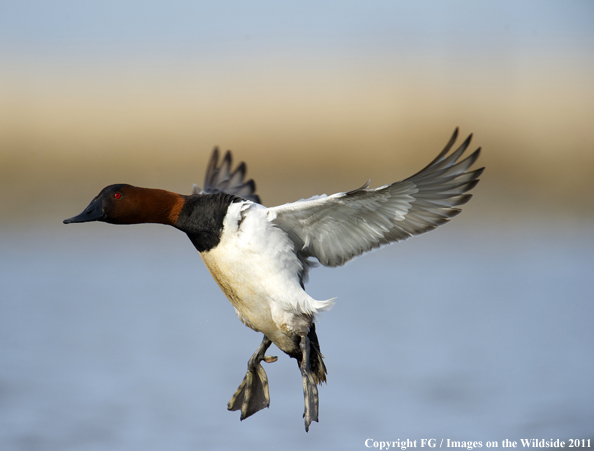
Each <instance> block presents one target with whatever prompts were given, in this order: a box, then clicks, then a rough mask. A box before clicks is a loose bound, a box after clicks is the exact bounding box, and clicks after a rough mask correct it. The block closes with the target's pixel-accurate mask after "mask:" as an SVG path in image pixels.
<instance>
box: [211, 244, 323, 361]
mask: <svg viewBox="0 0 594 451" xmlns="http://www.w3.org/2000/svg"><path fill="white" fill-rule="evenodd" d="M252 250H253V249H252ZM244 251H245V249H244V250H243V251H242V249H239V248H238V247H237V245H235V246H234V247H233V248H231V246H225V245H224V242H223V241H222V242H221V243H220V244H219V245H218V246H217V247H216V248H214V249H212V250H210V251H207V252H202V253H201V257H202V260H203V261H204V263H205V264H206V267H207V268H208V270H209V272H210V274H211V275H212V277H213V278H214V279H215V281H216V282H217V284H218V285H219V287H220V288H221V290H222V291H223V293H225V296H227V299H229V301H230V302H231V304H233V307H235V311H236V313H237V316H238V317H239V319H240V320H241V321H242V322H243V323H244V324H245V325H246V326H248V327H250V328H251V329H253V330H255V331H257V332H262V333H263V334H264V335H266V336H267V337H268V338H269V339H270V340H271V341H272V342H273V343H274V344H275V345H276V346H278V347H279V348H280V349H281V350H283V351H284V352H287V353H291V352H294V351H295V346H296V342H297V343H298V342H299V340H298V337H300V336H302V335H307V333H308V331H309V327H310V325H311V323H312V320H313V315H308V314H305V313H301V312H298V311H291V310H290V309H286V305H287V304H289V305H291V303H292V302H294V301H293V299H299V298H303V297H304V296H306V297H309V296H308V295H307V294H306V293H305V291H303V289H302V288H301V286H300V285H299V282H298V276H297V274H295V275H293V276H292V277H290V274H286V273H285V272H286V269H287V268H284V269H285V271H282V270H279V268H278V267H275V266H276V265H275V264H274V263H273V262H271V261H270V259H269V258H266V257H262V256H261V255H259V254H258V253H254V252H244ZM291 279H293V280H291ZM296 339H297V340H296Z"/></svg>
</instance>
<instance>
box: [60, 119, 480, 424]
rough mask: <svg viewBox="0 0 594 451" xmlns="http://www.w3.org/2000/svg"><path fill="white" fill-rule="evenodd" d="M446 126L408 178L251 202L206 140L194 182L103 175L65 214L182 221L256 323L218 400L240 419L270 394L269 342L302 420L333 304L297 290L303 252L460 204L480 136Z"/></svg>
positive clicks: (340, 258) (337, 254)
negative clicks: (160, 183)
mask: <svg viewBox="0 0 594 451" xmlns="http://www.w3.org/2000/svg"><path fill="white" fill-rule="evenodd" d="M457 137H458V129H456V130H455V132H454V134H453V135H452V137H451V139H450V140H449V142H448V143H447V145H446V146H445V148H444V149H443V151H442V152H440V153H439V155H437V157H436V158H435V159H434V160H433V161H432V162H431V163H429V164H428V165H427V166H426V167H425V168H423V169H422V170H421V171H419V172H417V173H416V174H415V175H413V176H411V177H409V178H407V179H404V180H401V181H399V182H395V183H392V184H389V185H384V186H380V187H379V188H373V189H370V188H369V182H367V183H366V184H365V185H363V186H362V187H361V188H358V189H354V190H352V191H348V192H345V193H337V194H333V195H331V196H326V195H322V196H314V197H312V198H310V199H305V200H300V201H297V202H292V203H288V204H284V205H280V206H277V207H271V208H267V207H264V206H263V205H262V204H261V203H260V198H259V196H258V195H257V194H255V190H256V189H255V183H254V181H253V180H249V181H247V182H246V181H244V179H245V173H246V165H245V163H241V164H240V165H239V166H238V167H237V168H236V169H235V170H233V171H232V170H231V169H232V158H231V153H230V152H227V153H226V155H225V157H224V158H223V160H222V163H221V164H220V165H219V154H218V150H217V149H215V150H214V152H213V155H212V158H211V160H210V163H209V165H208V169H207V172H206V180H205V186H204V189H203V190H200V189H199V188H198V187H197V186H196V185H194V190H193V194H191V195H183V194H176V193H173V192H170V191H165V190H160V189H148V188H138V187H135V186H131V185H126V184H117V185H110V186H108V187H106V188H104V189H103V190H102V191H101V192H100V193H99V194H98V195H97V196H96V197H95V198H94V199H93V200H92V201H91V203H90V204H89V206H88V207H87V208H86V209H85V210H84V211H83V212H82V213H81V214H79V215H77V216H74V217H72V218H70V219H66V220H64V223H65V224H70V223H79V222H90V221H102V222H107V223H110V224H140V223H160V224H167V225H171V226H173V227H175V228H177V229H179V230H181V231H182V232H185V233H186V234H187V235H188V237H189V238H190V240H191V241H192V244H193V245H194V246H195V247H196V249H197V250H198V252H199V253H200V255H201V257H202V259H203V260H204V263H205V264H206V267H207V268H208V270H209V271H210V273H211V274H212V276H213V278H214V279H215V281H216V282H217V284H218V285H219V287H220V288H221V290H222V291H223V292H224V293H225V295H226V296H227V298H228V299H229V301H231V303H232V304H233V307H235V312H236V313H237V316H238V317H239V319H240V320H241V321H242V322H243V323H244V324H245V325H246V326H248V327H249V328H251V329H253V330H255V331H256V332H261V333H262V334H263V335H264V337H263V340H262V343H261V344H260V346H259V347H258V349H257V350H256V352H255V353H254V354H253V355H252V357H251V358H250V359H249V361H248V369H247V373H246V375H245V377H244V379H243V381H242V382H241V384H240V385H239V388H238V389H237V391H236V392H235V394H234V395H233V396H232V397H231V400H230V401H229V403H228V409H229V410H240V411H241V417H240V418H241V420H244V419H245V418H248V417H249V416H251V415H253V414H254V413H256V412H258V411H259V410H261V409H263V408H265V407H268V406H269V405H270V396H269V391H268V377H267V375H266V372H265V371H264V368H263V367H262V365H261V364H260V363H261V362H262V361H265V362H269V363H270V362H274V361H276V360H277V357H273V356H267V355H265V353H266V350H267V349H268V347H269V346H270V345H271V343H274V344H275V345H276V346H277V347H278V348H279V349H280V350H282V351H283V352H285V353H286V354H288V355H289V356H290V357H293V358H295V359H296V360H297V362H298V364H299V368H300V370H301V376H302V379H303V394H304V400H305V412H304V415H303V416H304V419H305V430H306V431H309V426H310V424H311V422H312V421H318V404H319V402H318V388H317V385H318V384H321V383H322V382H325V381H326V374H327V372H326V366H325V365H324V360H323V356H322V353H321V351H320V344H319V342H318V337H317V335H316V329H315V323H314V320H315V317H316V315H317V314H318V313H320V312H323V311H326V310H329V309H330V308H331V307H332V305H333V299H328V300H322V301H319V300H315V299H313V298H312V297H310V296H309V295H308V294H307V293H306V292H305V290H304V285H305V282H306V280H307V275H308V271H309V269H310V267H311V266H312V265H314V264H315V262H314V261H313V259H316V260H317V261H318V262H319V263H321V264H322V265H324V266H331V267H335V266H340V265H343V264H345V263H346V262H347V261H349V260H351V259H352V258H353V257H356V256H357V255H361V254H362V253H364V252H367V251H370V250H372V249H375V248H377V247H380V246H381V245H383V244H389V243H393V242H396V241H401V240H405V239H407V238H409V237H411V236H415V235H420V234H421V233H425V232H428V231H430V230H433V229H435V228H436V227H438V226H440V225H442V224H445V223H446V222H448V221H449V220H450V219H451V218H453V217H454V216H456V215H457V214H458V213H460V206H461V205H463V204H465V203H466V202H468V201H469V200H470V198H471V194H468V191H470V190H471V189H472V188H473V187H474V186H475V185H476V184H477V183H478V178H479V176H480V175H481V173H482V172H483V169H484V168H480V169H475V170H470V168H471V166H472V165H473V164H474V162H475V161H476V160H477V158H478V157H479V153H480V148H479V149H477V150H476V151H475V152H474V153H472V154H471V155H469V156H467V157H465V158H462V156H463V154H464V153H465V151H466V149H467V148H468V146H469V144H470V140H471V138H472V135H470V136H469V137H468V138H467V139H466V140H465V141H464V142H463V143H462V144H461V145H460V147H458V148H457V149H456V150H454V151H452V149H453V146H454V143H455V142H456V139H457Z"/></svg>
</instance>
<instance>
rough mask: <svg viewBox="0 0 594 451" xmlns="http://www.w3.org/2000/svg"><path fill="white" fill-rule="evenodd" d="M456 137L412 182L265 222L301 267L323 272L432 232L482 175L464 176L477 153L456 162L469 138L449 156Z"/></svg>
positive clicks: (327, 200) (329, 199) (273, 213)
mask: <svg viewBox="0 0 594 451" xmlns="http://www.w3.org/2000/svg"><path fill="white" fill-rule="evenodd" d="M457 137H458V129H457V128H456V130H455V131H454V134H453V135H452V138H451V139H450V141H449V142H448V144H447V145H446V147H445V148H444V150H443V151H442V152H441V153H440V154H439V155H438V156H437V157H436V158H435V159H434V160H433V161H432V162H431V163H429V164H428V165H427V166H426V167H425V168H424V169H422V170H421V171H419V172H417V173H416V174H415V175H413V176H412V177H409V178H407V179H405V180H402V181H400V182H396V183H392V184H390V185H385V186H381V187H379V188H375V189H368V186H369V182H367V183H366V184H365V185H364V186H362V187H361V188H359V189H356V190H353V191H349V192H347V193H338V194H333V195H332V196H316V197H313V198H311V199H307V200H301V201H298V202H294V203H291V204H286V205H281V206H279V207H274V208H270V209H268V211H269V213H268V214H269V219H270V220H271V221H272V222H273V223H274V224H276V225H277V226H278V227H279V228H281V229H282V230H284V231H285V232H286V233H287V234H288V235H289V236H290V238H291V239H292V240H293V242H294V243H295V249H296V250H297V252H298V255H299V257H300V259H301V260H302V261H305V260H306V259H307V258H308V257H315V258H317V259H318V260H319V261H320V263H321V264H322V265H324V266H339V265H343V264H344V263H346V262H347V261H349V260H350V259H352V258H353V257H355V256H357V255H360V254H362V253H363V252H366V251H370V250H372V249H374V248H376V247H379V246H381V245H382V244H387V243H392V242H395V241H401V240H405V239H407V238H409V237H411V236H414V235H419V234H421V233H425V232H428V231H430V230H433V229H435V228H436V227H438V226H440V225H442V224H445V223H446V222H448V221H449V220H450V218H453V217H454V216H456V215H457V214H458V213H460V211H461V210H460V208H459V207H460V206H461V205H463V204H465V203H466V202H468V201H469V200H470V198H471V197H472V196H471V195H470V194H466V192H467V191H469V190H471V189H472V188H473V187H474V186H475V185H476V184H477V183H478V177H479V176H480V175H481V173H482V172H483V170H484V168H481V169H476V170H473V171H468V169H469V168H470V167H471V166H472V165H473V163H474V162H475V161H476V159H477V158H478V157H479V154H480V148H479V149H477V150H476V151H475V152H474V153H473V154H471V155H470V156H468V157H467V158H465V159H463V160H461V161H459V160H460V157H461V156H462V154H464V152H465V151H466V149H467V148H468V145H469V144H470V140H471V138H472V135H470V136H469V137H468V138H467V139H466V140H465V141H464V142H463V143H462V145H461V146H460V147H459V148H458V149H457V150H455V151H454V152H451V153H450V150H451V149H452V146H453V145H454V142H455V141H456V138H457ZM306 272H307V268H304V273H306ZM303 275H304V276H306V274H303Z"/></svg>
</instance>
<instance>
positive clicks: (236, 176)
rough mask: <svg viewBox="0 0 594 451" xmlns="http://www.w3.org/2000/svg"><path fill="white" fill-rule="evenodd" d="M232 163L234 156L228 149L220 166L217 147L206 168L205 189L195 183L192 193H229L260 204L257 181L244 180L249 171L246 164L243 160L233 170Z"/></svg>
mask: <svg viewBox="0 0 594 451" xmlns="http://www.w3.org/2000/svg"><path fill="white" fill-rule="evenodd" d="M232 163H233V157H232V155H231V151H230V150H228V151H227V153H226V154H225V157H224V158H223V161H222V162H221V165H220V166H219V149H218V148H217V147H215V148H214V150H213V152H212V156H211V157H210V162H209V163H208V167H207V169H206V177H205V178H204V189H203V190H201V189H200V188H199V187H198V186H197V185H194V188H193V189H192V194H214V193H227V194H233V195H235V196H238V197H241V198H242V199H246V200H251V201H252V202H256V203H258V204H259V203H260V196H258V195H257V194H256V182H254V181H253V180H251V179H250V180H248V181H247V182H244V178H245V173H246V171H247V166H246V164H245V163H244V162H243V161H242V162H241V163H240V164H239V166H237V167H236V168H235V170H234V171H233V172H231V166H232Z"/></svg>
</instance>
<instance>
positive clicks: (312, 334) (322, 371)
mask: <svg viewBox="0 0 594 451" xmlns="http://www.w3.org/2000/svg"><path fill="white" fill-rule="evenodd" d="M307 338H309V343H310V347H309V365H310V366H311V373H312V375H313V377H314V379H315V380H316V383H318V384H320V385H321V384H322V382H326V374H328V371H327V370H326V365H324V356H323V355H322V352H321V351H320V342H319V341H318V336H317V335H316V325H315V323H312V324H311V327H310V328H309V333H308V334H307Z"/></svg>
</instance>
